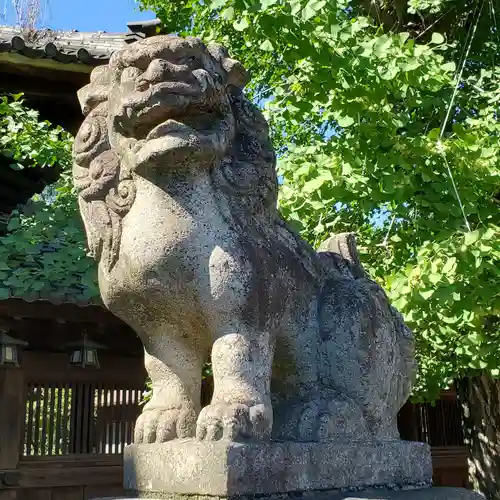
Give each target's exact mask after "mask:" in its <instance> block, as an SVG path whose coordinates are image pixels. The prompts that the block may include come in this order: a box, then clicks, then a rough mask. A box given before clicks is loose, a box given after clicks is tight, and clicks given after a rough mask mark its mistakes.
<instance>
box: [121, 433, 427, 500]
mask: <svg viewBox="0 0 500 500" xmlns="http://www.w3.org/2000/svg"><path fill="white" fill-rule="evenodd" d="M124 466H125V470H124V486H125V489H126V490H128V491H134V492H140V493H141V494H142V495H145V496H147V495H149V494H158V493H160V492H163V493H177V494H180V493H182V494H186V495H200V494H206V495H215V496H231V495H262V494H272V493H277V492H279V493H290V492H302V491H312V490H331V489H345V488H353V487H358V488H359V487H364V488H366V487H371V486H384V485H400V486H422V485H423V484H430V480H431V477H432V464H431V459H430V454H429V450H428V447H427V445H425V444H422V443H412V442H406V441H392V442H385V443H372V444H368V443H366V444H365V443H344V444H337V443H333V442H326V443H297V442H268V443H248V444H243V443H229V442H224V441H215V442H210V443H200V442H198V441H195V440H186V441H182V440H177V441H172V442H169V443H162V444H150V445H132V446H129V447H127V448H126V450H125V456H124Z"/></svg>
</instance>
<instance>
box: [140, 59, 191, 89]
mask: <svg viewBox="0 0 500 500" xmlns="http://www.w3.org/2000/svg"><path fill="white" fill-rule="evenodd" d="M187 73H189V72H186V69H185V67H183V66H179V65H177V64H175V63H172V62H170V61H167V60H166V59H153V60H152V61H151V62H150V63H149V66H148V69H147V70H146V71H145V72H144V74H143V75H142V79H144V80H146V81H147V82H149V83H152V84H154V83H160V82H162V81H166V80H167V81H168V80H180V79H186V78H187V77H188V76H189V75H188V74H187Z"/></svg>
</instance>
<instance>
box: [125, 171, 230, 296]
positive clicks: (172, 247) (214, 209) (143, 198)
mask: <svg viewBox="0 0 500 500" xmlns="http://www.w3.org/2000/svg"><path fill="white" fill-rule="evenodd" d="M233 236H234V235H232V234H231V233H230V231H229V229H228V227H227V224H226V223H225V222H224V221H223V219H222V217H221V216H220V212H219V209H218V206H217V204H216V201H215V199H214V196H213V193H212V189H211V186H210V185H209V184H208V185H207V183H205V182H200V183H198V184H195V185H193V186H190V187H189V189H185V190H184V191H182V190H180V191H174V190H168V189H164V188H163V189H162V188H161V187H158V186H156V185H154V184H152V183H147V182H145V181H141V182H140V183H138V186H137V197H136V200H135V202H134V204H133V206H132V208H131V210H130V212H129V213H128V214H127V216H126V217H125V219H124V221H123V232H122V238H121V244H120V257H119V265H121V266H124V265H125V266H127V268H128V270H129V271H130V272H132V273H134V275H135V277H136V278H138V279H139V281H147V282H148V286H151V280H157V281H158V282H159V283H161V284H162V287H165V286H167V287H169V286H172V287H174V288H175V289H177V288H178V287H179V286H182V284H183V283H184V284H188V283H189V282H193V281H195V280H196V279H197V277H199V276H200V275H202V274H203V273H204V272H205V269H206V267H207V266H208V264H209V261H210V256H211V254H212V253H213V251H214V249H215V248H217V247H218V246H221V245H225V244H227V243H229V242H230V240H231V239H232V238H233Z"/></svg>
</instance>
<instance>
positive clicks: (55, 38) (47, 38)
mask: <svg viewBox="0 0 500 500" xmlns="http://www.w3.org/2000/svg"><path fill="white" fill-rule="evenodd" d="M129 35H130V34H129ZM126 37H127V33H105V32H96V33H83V32H79V31H52V30H49V29H43V30H29V31H27V30H22V29H20V28H13V27H8V26H4V27H1V26H0V55H1V53H6V52H13V53H17V54H20V55H23V56H26V57H29V58H31V59H52V60H54V61H56V62H59V63H63V64H69V63H82V64H85V65H88V66H98V65H100V64H105V63H107V62H108V61H109V58H110V56H111V54H112V53H113V52H114V51H115V50H117V49H119V48H121V47H123V45H124V44H125V38H126Z"/></svg>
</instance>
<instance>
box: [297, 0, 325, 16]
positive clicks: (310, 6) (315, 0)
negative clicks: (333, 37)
mask: <svg viewBox="0 0 500 500" xmlns="http://www.w3.org/2000/svg"><path fill="white" fill-rule="evenodd" d="M325 4H326V0H309V1H308V2H307V4H306V5H305V7H304V8H303V10H302V14H301V16H302V20H303V21H309V19H311V18H312V17H314V16H315V15H316V14H318V13H319V11H320V10H321V9H322V8H323V7H324V6H325Z"/></svg>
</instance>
